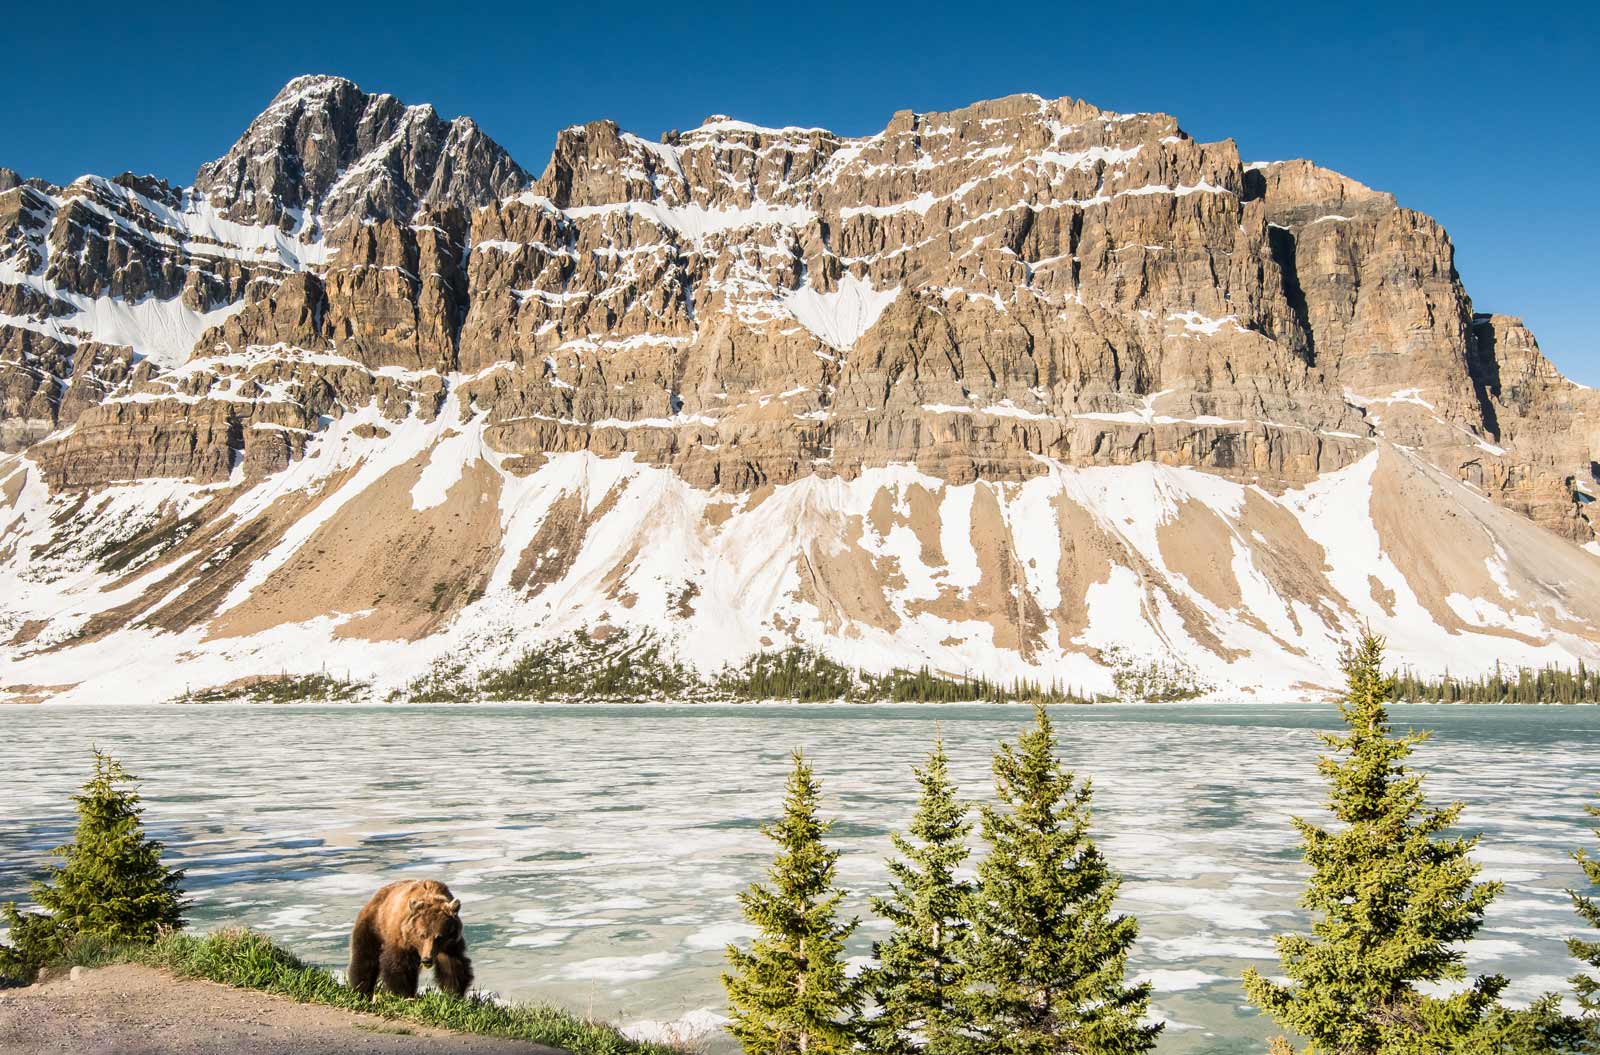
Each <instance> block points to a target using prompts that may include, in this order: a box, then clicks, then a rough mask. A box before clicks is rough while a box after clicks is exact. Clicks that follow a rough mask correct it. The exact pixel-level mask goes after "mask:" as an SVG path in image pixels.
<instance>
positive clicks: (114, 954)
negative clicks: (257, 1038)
mask: <svg viewBox="0 0 1600 1055" xmlns="http://www.w3.org/2000/svg"><path fill="white" fill-rule="evenodd" d="M114 963H139V964H144V965H146V966H149V967H157V968H160V969H161V970H164V971H169V972H171V973H172V974H175V975H177V976H179V977H181V978H204V979H206V980H208V981H212V982H220V983H222V984H223V985H231V986H234V987H236V988H239V989H254V990H257V991H259V992H263V993H274V994H276V995H278V996H285V997H288V998H289V999H291V1000H295V1001H298V1002H300V1003H303V1004H322V1005H324V1006H327V1007H337V1008H343V1009H345V1010H347V1011H359V1012H365V1013H368V1014H374V1015H379V1016H381V1017H383V1018H386V1019H389V1020H391V1021H394V1022H405V1023H410V1024H413V1025H419V1026H433V1027H437V1028H439V1029H449V1030H455V1031H456V1032H459V1033H475V1034H478V1035H480V1036H486V1037H507V1038H510V1039H513V1040H525V1041H528V1042H530V1043H533V1044H544V1045H548V1046H549V1047H553V1048H563V1049H565V1050H567V1051H570V1052H573V1053H574V1055H669V1053H670V1055H677V1049H674V1048H670V1047H666V1046H664V1045H660V1044H641V1043H639V1042H637V1041H633V1040H629V1039H628V1038H627V1037H624V1036H623V1035H622V1034H621V1033H619V1032H617V1030H616V1029H615V1028H613V1027H611V1026H608V1025H605V1024H603V1023H599V1022H590V1021H587V1020H585V1019H583V1018H580V1017H579V1016H577V1015H574V1014H573V1013H571V1012H570V1011H563V1010H561V1009H559V1008H555V1007H549V1006H545V1005H542V1004H498V1003H495V1002H494V1001H492V1000H489V999H487V998H485V997H481V996H468V997H466V998H457V997H453V996H446V995H445V994H443V993H440V992H436V991H430V992H427V993H424V994H423V995H421V996H419V997H417V998H415V999H412V1000H407V999H404V998H402V997H398V996H394V995H392V994H389V993H385V992H384V991H383V990H381V989H380V990H378V992H377V994H376V997H375V998H374V999H373V1000H371V1001H368V1000H366V999H364V998H363V997H361V996H360V995H359V994H357V993H356V992H355V990H353V989H349V988H347V987H346V986H344V985H342V984H340V983H339V981H338V980H337V979H335V978H334V977H333V975H332V974H331V973H329V972H328V971H326V970H324V969H323V968H321V967H314V966H312V965H311V964H308V963H306V962H304V961H303V960H301V959H300V958H298V957H297V956H295V955H294V954H293V953H291V952H289V951H288V950H287V949H284V948H282V947H281V946H278V945H274V944H273V943H272V941H271V939H269V938H267V937H266V936H265V935H262V934H256V933H254V932H252V931H247V930H222V931H216V932H213V933H211V934H205V935H192V934H184V933H181V932H173V933H169V934H166V935H163V936H162V937H160V938H158V939H157V940H156V941H155V943H154V944H151V945H128V944H107V943H102V942H95V941H92V940H85V939H79V940H78V941H77V942H76V943H74V945H73V946H72V948H71V949H70V950H69V952H68V954H67V956H66V958H65V960H64V961H63V962H62V963H60V964H57V965H55V966H57V967H69V966H82V967H102V966H106V965H108V964H114Z"/></svg>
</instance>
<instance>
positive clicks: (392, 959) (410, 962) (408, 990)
mask: <svg viewBox="0 0 1600 1055" xmlns="http://www.w3.org/2000/svg"><path fill="white" fill-rule="evenodd" d="M421 966H422V965H421V963H420V962H419V961H418V959H417V954H416V953H414V952H412V951H411V950H410V949H385V950H383V955H382V956H380V957H379V958H378V971H379V973H380V974H382V975H383V987H384V988H385V989H387V990H389V992H391V993H393V994H394V995H395V996H404V997H413V996H416V995H417V974H418V973H419V969H420V968H421Z"/></svg>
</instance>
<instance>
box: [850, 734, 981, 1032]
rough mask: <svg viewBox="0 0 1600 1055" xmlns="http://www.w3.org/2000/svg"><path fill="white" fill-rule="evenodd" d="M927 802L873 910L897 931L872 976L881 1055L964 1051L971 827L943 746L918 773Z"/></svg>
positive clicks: (873, 1025) (900, 844)
mask: <svg viewBox="0 0 1600 1055" xmlns="http://www.w3.org/2000/svg"><path fill="white" fill-rule="evenodd" d="M914 772H915V774H916V778H917V783H918V784H919V785H921V787H922V796H921V798H920V800H919V801H918V803H917V812H916V815H915V816H914V817H912V819H911V828H910V833H909V837H907V836H904V835H900V834H898V833H896V834H895V835H894V836H893V837H892V840H893V843H894V848H895V852H896V853H897V854H899V857H898V858H896V859H894V860H891V861H890V862H889V875H890V884H889V896H888V897H884V898H876V899H874V900H873V908H874V909H875V910H876V911H877V913H878V914H879V915H880V916H882V917H883V918H884V919H886V920H888V921H889V922H890V923H891V924H892V925H893V929H892V930H891V931H890V933H889V936H888V937H887V938H886V939H884V940H883V941H882V942H879V943H878V944H877V945H876V946H875V947H874V949H873V955H874V958H875V960H876V966H875V967H874V968H873V970H872V971H871V973H870V974H869V975H868V985H869V988H870V989H871V991H872V996H873V999H874V1000H876V1001H877V1003H878V1015H877V1017H875V1018H873V1019H872V1020H871V1021H870V1022H868V1023H867V1025H866V1034H867V1037H868V1039H869V1041H870V1045H869V1046H870V1048H871V1050H872V1051H873V1052H874V1053H876V1055H911V1053H915V1052H927V1053H929V1055H947V1053H949V1052H952V1051H956V1050H959V1041H960V1039H961V1037H960V1032H961V1016H960V997H961V993H962V991H963V986H964V984H965V978H964V973H963V971H962V965H961V961H960V959H959V957H958V955H957V951H958V950H959V949H960V947H961V942H962V940H963V938H964V936H965V934H966V931H967V927H968V923H967V919H966V916H967V912H968V908H969V900H970V898H971V896H972V884H971V883H970V882H968V881H966V880H963V879H958V878H957V877H956V870H957V869H958V868H960V867H961V865H962V862H964V861H965V860H966V859H967V854H968V852H969V851H968V849H967V836H968V835H969V834H971V832H972V822H971V821H969V820H968V819H967V808H966V806H964V805H963V804H962V803H960V802H959V801H958V800H957V799H956V788H955V785H954V784H953V783H952V782H951V780H950V770H949V759H948V758H947V757H946V756H945V752H944V741H943V740H942V739H941V740H938V741H936V742H935V743H934V748H933V753H932V754H931V755H929V756H928V761H927V764H926V765H924V766H922V767H921V768H919V769H916V770H914Z"/></svg>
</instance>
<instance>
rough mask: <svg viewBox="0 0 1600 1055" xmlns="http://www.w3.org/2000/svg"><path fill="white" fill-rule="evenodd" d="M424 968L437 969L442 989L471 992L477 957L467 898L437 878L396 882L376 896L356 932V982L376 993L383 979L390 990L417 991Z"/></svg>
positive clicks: (353, 957) (352, 976)
mask: <svg viewBox="0 0 1600 1055" xmlns="http://www.w3.org/2000/svg"><path fill="white" fill-rule="evenodd" d="M424 967H431V968H433V978H434V981H436V982H437V983H439V988H440V989H441V990H442V991H444V992H446V993H449V994H450V995H452V996H465V995H466V992H467V987H468V986H470V985H471V984H472V961H471V960H469V959H467V941H466V938H465V937H463V936H462V933H461V901H460V900H459V899H458V898H456V897H455V896H453V895H452V894H451V893H450V888H449V887H447V886H445V885H444V884H443V883H440V882H438V881H436V880H433V879H412V880H406V881H403V882H399V883H390V884H389V885H388V886H385V887H382V888H380V889H379V890H378V892H377V893H376V894H373V895H372V900H371V901H368V902H367V907H366V908H364V909H362V910H361V914H360V915H359V916H357V917H356V926H355V929H354V930H353V931H351V932H350V971H349V975H348V980H349V983H350V987H351V988H352V989H354V990H355V991H356V992H358V993H360V994H361V995H362V996H365V997H371V996H372V990H373V988H374V987H375V986H376V985H377V983H378V980H379V979H380V978H382V980H383V987H384V988H385V989H387V990H389V992H391V993H394V994H395V995H397V996H405V997H412V996H416V995H417V975H418V973H419V971H420V969H421V968H424Z"/></svg>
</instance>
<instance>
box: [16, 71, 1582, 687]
mask: <svg viewBox="0 0 1600 1055" xmlns="http://www.w3.org/2000/svg"><path fill="white" fill-rule="evenodd" d="M1452 252H1453V251H1452V248H1451V246H1450V243H1449V240H1448V238H1447V237H1446V236H1445V234H1444V232H1443V230H1442V229H1440V228H1439V227H1438V225H1437V224H1435V223H1434V222H1433V221H1432V220H1430V219H1428V218H1427V217H1425V216H1423V215H1421V214H1419V213H1415V212H1411V211H1409V210H1406V209H1401V208H1399V207H1398V206H1397V204H1396V203H1395V202H1394V200H1393V198H1392V197H1390V196H1388V195H1386V194H1382V193H1379V192H1377V191H1373V190H1371V189H1369V188H1367V187H1364V186H1362V185H1360V184H1358V183H1355V182H1354V181H1352V180H1348V179H1345V178H1344V177H1342V176H1339V175H1338V174H1336V173H1331V172H1328V171H1327V170H1324V169H1319V168H1317V167H1316V166H1313V165H1310V164H1309V163H1305V162H1281V163H1272V164H1250V165H1247V164H1244V163H1242V162H1241V160H1240V159H1239V157H1238V154H1237V152H1236V150H1235V149H1234V147H1233V145H1232V143H1231V142H1227V141H1224V142H1221V143H1196V142H1195V141H1193V140H1192V139H1190V138H1189V137H1188V136H1187V135H1185V134H1184V133H1183V132H1182V130H1181V129H1180V128H1179V127H1178V126H1177V123H1176V122H1175V121H1174V120H1173V119H1172V118H1170V117H1167V116H1165V115H1160V114H1138V115H1119V114H1112V113H1108V112H1105V111H1101V110H1098V109H1097V108H1095V107H1093V106H1090V105H1088V104H1087V103H1082V102H1077V101H1074V100H1053V101H1052V100H1043V99H1039V98H1037V97H1033V96H1015V97H1011V98H1008V99H1001V100H994V101H991V102H986V103H980V104H977V105H975V106H972V107H968V108H965V109H963V110H959V111H954V112H952V113H948V114H913V113H909V112H905V113H901V114H897V115H895V116H894V118H893V119H892V120H891V121H890V123H889V124H888V126H887V127H886V128H885V129H884V130H883V131H882V132H880V133H878V134H876V135H872V136H865V137H860V138H855V139H850V138H844V137H839V136H835V135H833V134H832V133H829V132H827V131H825V130H822V129H812V128H783V129H765V128H759V127H756V126H753V125H748V124H745V123H743V122H739V121H733V120H729V119H726V118H713V119H710V120H708V121H707V122H706V123H705V124H703V125H702V126H701V127H699V128H697V129H693V130H691V131H688V132H684V133H673V134H669V135H668V136H666V137H664V138H663V141H662V142H658V143H657V142H650V141H647V140H644V139H641V138H639V137H637V136H634V135H632V134H630V133H626V132H623V131H621V130H620V129H618V128H617V127H616V126H615V125H614V124H612V123H610V122H605V121H599V122H594V123H591V124H588V125H582V126H575V127H573V128H569V129H567V130H565V131H564V132H562V133H561V135H560V137H559V139H558V142H557V144H556V146H555V149H554V151H553V153H552V156H551V159H550V161H549V163H548V165H547V166H546V168H545V170H544V173H543V174H542V175H541V176H540V177H539V178H538V179H537V180H536V181H535V180H530V179H529V177H528V176H527V175H526V174H525V173H524V172H523V170H522V169H521V168H519V167H518V166H517V165H516V164H515V162H513V161H512V160H511V159H510V158H509V157H507V156H506V155H505V153H504V151H502V150H500V148H499V147H498V146H496V145H495V144H494V143H493V141H492V140H489V139H488V138H487V137H486V136H485V135H484V134H483V133H482V132H481V131H480V130H478V129H477V127H476V126H475V125H473V124H472V123H471V122H470V121H468V120H466V119H464V118H458V119H456V120H455V121H450V122H446V121H444V120H443V119H442V118H440V117H439V116H438V115H437V114H435V113H434V112H433V111H432V109H431V108H428V107H422V106H406V105H404V104H402V103H400V102H398V101H397V100H394V99H392V98H390V97H388V96H381V95H368V94H366V93H363V92H361V91H360V89H358V88H357V87H356V86H355V85H353V84H350V83H349V82H348V81H344V80H341V79H338V78H327V77H311V78H299V79H296V80H295V81H293V82H291V83H290V85H288V86H287V87H286V88H285V89H284V91H283V92H281V93H280V94H279V95H278V97H277V98H275V99H274V100H273V101H272V103H271V104H270V105H269V107H268V109H267V110H266V111H265V112H264V113H263V114H262V115H261V117H259V118H258V119H257V120H256V121H255V122H253V123H252V124H251V126H250V128H249V129H247V131H246V133H245V135H244V136H243V137H241V139H240V140H239V141H238V143H237V144H235V146H234V147H233V148H232V149H231V150H230V151H229V152H228V153H227V154H226V155H224V156H223V157H222V158H220V159H218V160H217V161H216V162H213V163H211V164H209V165H207V166H205V167H203V168H202V170H201V172H200V173H199V174H198V176H197V179H196V182H195V184H194V186H192V187H188V188H172V187H169V186H167V185H166V184H165V183H162V182H161V181H159V180H154V179H152V178H149V177H133V176H128V175H124V176H120V177H117V178H116V179H115V180H105V179H100V178H98V177H84V178H83V179H81V180H78V181H75V182H74V183H73V184H71V185H69V186H67V187H53V186H50V185H48V184H44V183H41V182H39V181H22V180H20V179H19V178H18V177H16V176H15V174H12V173H9V172H7V171H5V170H0V449H3V450H7V451H10V452H11V453H8V454H5V455H0V696H3V697H5V698H14V699H43V698H49V699H65V700H98V699H105V698H107V697H113V698H127V699H144V698H154V699H161V698H169V697H171V696H174V695H177V694H179V693H182V692H183V691H185V690H186V689H200V688H205V687H209V686H215V685H224V684H230V683H234V682H237V681H239V680H240V679H244V678H249V677H252V676H256V675H271V674H278V673H283V672H311V671H317V670H321V669H327V670H329V671H333V672H337V673H340V674H343V673H349V674H350V675H352V676H354V677H357V678H360V679H362V680H370V681H372V682H373V683H374V685H375V687H376V688H377V690H378V691H387V690H388V689H391V688H396V687H400V686H403V685H404V684H405V683H407V682H408V681H409V680H410V679H412V678H414V677H416V676H417V675H419V674H421V673H423V672H424V671H426V670H428V669H430V668H431V667H432V666H433V665H434V663H435V661H438V660H442V659H450V660H451V661H456V660H459V661H460V662H462V663H464V664H466V666H467V667H468V668H469V669H470V668H482V669H489V668H493V667H495V666H497V665H504V664H505V663H507V662H509V661H511V660H513V659H514V658H516V657H517V656H518V655H520V654H521V653H522V652H523V650H525V649H526V648H527V647H529V646H530V645H531V644H535V643H538V642H542V641H549V640H553V639H557V638H561V637H564V636H565V635H568V634H570V633H572V632H573V631H576V630H579V629H583V630H590V631H598V630H602V629H604V628H615V629H621V630H629V631H641V632H643V631H648V632H650V633H653V634H655V635H657V636H658V637H660V638H661V639H662V640H663V641H664V642H665V643H666V644H667V646H668V647H669V648H670V649H671V651H672V652H673V653H674V654H675V655H677V656H678V657H679V658H681V659H683V660H684V661H686V662H688V663H690V664H692V665H694V666H696V667H698V668H699V669H701V670H702V671H705V672H708V673H709V672H714V671H715V670H717V669H718V668H720V667H721V666H722V665H723V664H725V663H730V662H737V661H739V660H740V659H741V658H743V657H745V656H748V655H749V654H751V653H752V652H755V651H758V650H771V649H778V648H783V647H786V646H789V645H793V644H799V645H804V646H807V647H810V648H815V649H818V650H821V651H823V652H826V653H827V654H829V655H830V656H832V657H834V658H835V659H838V660H840V661H843V662H847V663H849V664H851V665H854V666H858V667H861V668H865V669H867V670H874V671H882V670H886V669H889V668H892V667H903V666H921V665H923V664H927V665H929V666H931V667H933V668H934V669H936V670H939V671H943V672H947V673H950V674H960V673H968V672H970V673H979V672H982V673H985V674H990V675H995V676H999V677H1004V678H1011V677H1027V678H1037V679H1041V680H1045V681H1051V680H1056V681H1061V682H1065V683H1067V684H1070V685H1072V686H1074V687H1077V688H1079V689H1086V690H1106V689H1109V688H1110V687H1111V686H1112V684H1113V678H1114V676H1115V675H1116V674H1117V673H1118V672H1119V671H1126V670H1129V669H1134V670H1137V669H1141V668H1144V667H1147V666H1149V665H1162V666H1167V667H1175V668H1179V669H1181V670H1182V671H1184V672H1185V676H1186V677H1188V678H1190V679H1192V680H1193V681H1194V682H1196V683H1198V684H1202V685H1206V686H1210V687H1212V688H1214V689H1216V690H1217V691H1219V692H1229V693H1240V692H1271V693H1275V694H1279V693H1301V692H1310V691H1315V690H1316V689H1317V688H1318V687H1320V686H1326V685H1329V684H1332V683H1333V682H1334V681H1335V680H1336V679H1337V677H1338V675H1337V664H1336V659H1337V655H1338V653H1339V650H1340V648H1341V647H1342V646H1343V645H1344V644H1345V643H1346V642H1348V641H1349V640H1350V639H1351V637H1352V636H1353V635H1354V634H1355V633H1356V632H1357V630H1358V628H1360V627H1361V626H1363V625H1368V624H1370V625H1371V626H1373V627H1374V628H1375V629H1378V630H1380V631H1381V632H1383V633H1385V634H1387V635H1388V636H1389V637H1390V639H1391V646H1392V648H1393V654H1394V656H1395V658H1396V660H1397V661H1398V662H1400V663H1403V664H1406V665H1410V666H1413V667H1415V668H1417V669H1418V670H1421V671H1426V672H1439V671H1442V670H1445V669H1449V670H1450V671H1452V672H1454V673H1458V674H1466V673H1472V672H1475V671H1479V670H1483V669H1487V668H1490V667H1492V666H1493V665H1494V664H1495V663H1497V662H1498V663H1506V664H1542V663H1546V662H1555V663H1568V662H1573V661H1575V660H1577V659H1593V658H1596V657H1600V601H1597V600H1596V598H1600V559H1597V558H1596V556H1595V554H1594V551H1593V547H1594V545H1595V543H1594V537H1595V532H1594V526H1593V523H1592V522H1591V519H1590V505H1591V503H1592V501H1593V499H1592V496H1593V495H1594V494H1597V493H1600V481H1597V479H1596V476H1595V461H1594V460H1593V459H1594V457H1595V455H1596V452H1597V451H1600V402H1597V400H1596V397H1595V394H1594V393H1592V392H1590V391H1588V390H1586V389H1583V388H1582V387H1581V386H1577V385H1573V384H1571V383H1570V382H1568V381H1566V380H1565V379H1564V378H1562V377H1561V376H1560V375H1559V373H1558V372H1557V371H1556V370H1555V369H1554V367H1553V366H1551V365H1550V363H1549V362H1548V360H1546V359H1545V358H1544V357H1543V356H1542V355H1541V354H1540V353H1539V351H1538V347H1537V345H1536V343H1535V342H1534V341H1533V338H1532V335H1531V334H1529V333H1528V332H1527V330H1526V329H1525V328H1523V327H1522V326H1521V325H1520V323H1518V322H1517V321H1516V320H1515V319H1512V318H1509V317H1507V316H1500V315H1480V314H1475V313H1474V312H1473V310H1472V305H1471V302H1470V300H1469V299H1468V298H1467V296H1466V293H1465V291H1464V290H1463V289H1462V288H1461V286H1460V283H1459V281H1458V280H1457V278H1456V276H1455V272H1454V268H1453V261H1452Z"/></svg>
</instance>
